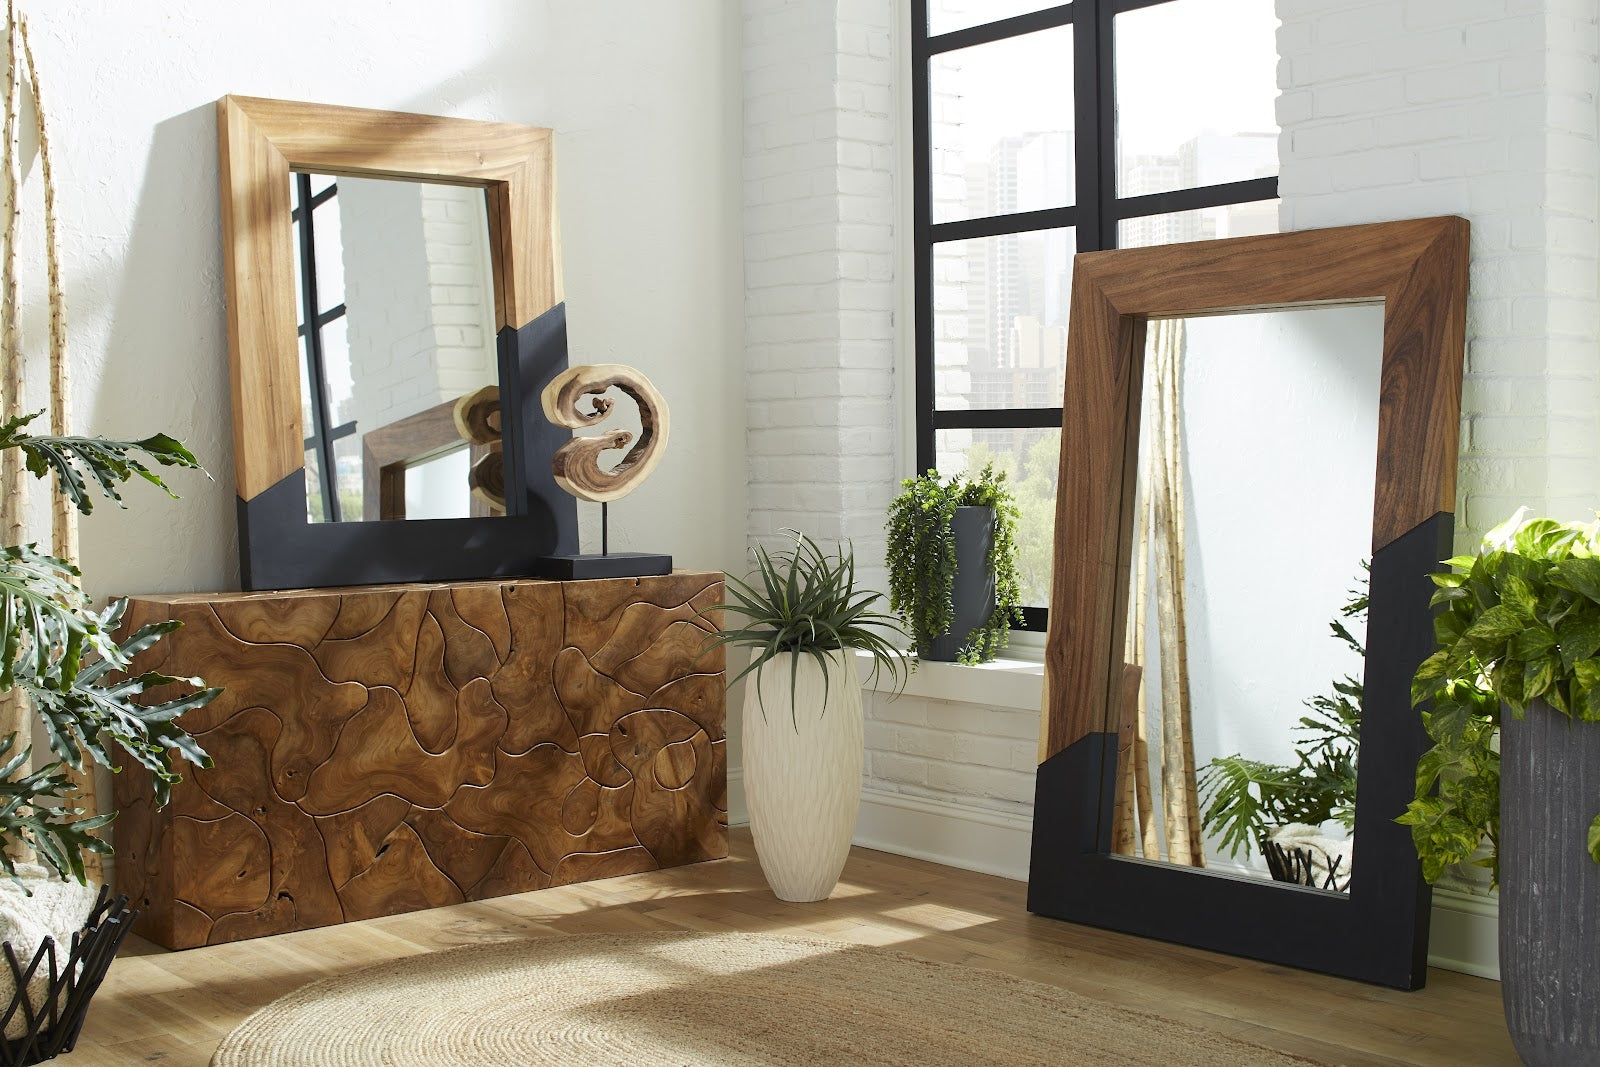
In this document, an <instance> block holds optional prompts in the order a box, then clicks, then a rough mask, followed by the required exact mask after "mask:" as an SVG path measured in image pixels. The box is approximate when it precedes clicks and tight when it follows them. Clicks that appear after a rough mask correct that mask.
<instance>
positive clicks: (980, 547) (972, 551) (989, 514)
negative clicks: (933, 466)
mask: <svg viewBox="0 0 1600 1067" xmlns="http://www.w3.org/2000/svg"><path fill="white" fill-rule="evenodd" d="M950 529H951V531H952V532H953V533H954V534H955V539H956V578H955V583H954V585H953V587H952V588H951V590H950V600H951V603H952V604H953V605H954V607H955V620H954V621H953V622H952V623H951V624H950V630H949V632H947V633H945V634H943V635H941V636H939V637H935V638H934V639H933V641H932V642H930V644H929V648H928V651H927V653H926V654H925V655H924V656H923V657H922V658H923V659H936V660H943V661H945V662H951V661H953V660H955V659H956V658H957V657H958V656H960V655H961V646H962V645H965V644H966V643H967V635H968V634H970V633H972V631H973V630H975V629H977V628H978V627H979V626H982V625H983V624H984V623H985V622H986V621H988V618H989V616H990V614H991V613H993V611H994V572H993V571H991V570H990V569H989V548H990V546H991V545H993V544H994V508H956V513H955V517H954V518H952V519H951V520H950Z"/></svg>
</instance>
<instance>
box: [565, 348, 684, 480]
mask: <svg viewBox="0 0 1600 1067" xmlns="http://www.w3.org/2000/svg"><path fill="white" fill-rule="evenodd" d="M612 386H616V388H617V389H619V390H621V391H622V392H623V393H624V394H626V395H627V396H629V397H632V398H633V402H634V403H635V404H638V405H639V426H640V431H639V439H638V440H637V441H634V440H633V434H631V433H628V432H627V431H626V430H613V431H611V432H610V433H605V434H600V435H599V436H596V437H574V438H573V439H572V440H571V441H568V442H567V443H566V444H564V445H562V446H561V447H560V448H559V449H557V450H556V454H555V458H554V459H553V460H552V461H551V468H552V470H553V471H554V473H555V478H556V484H557V485H559V486H561V488H562V489H564V490H566V491H567V492H569V493H571V494H572V495H573V496H575V497H577V498H578V499H580V500H593V501H597V502H599V503H606V502H607V501H611V500H617V499H620V498H621V497H624V496H627V495H628V494H629V493H631V492H633V490H634V489H636V488H638V487H639V483H641V482H643V481H644V480H645V479H646V478H648V477H650V472H651V471H653V470H655V468H656V464H657V463H659V462H661V454H662V452H663V451H665V450H666V447H667V431H668V428H669V426H670V424H671V418H670V416H669V414H668V412H667V402H666V400H664V399H663V398H662V396H661V394H660V393H659V392H657V391H656V387H655V386H653V385H651V384H650V379H648V378H646V377H645V376H644V375H643V374H640V373H639V372H638V371H636V370H634V369H633V368H632V367H625V366H622V365H621V364H619V363H595V364H590V365H587V366H582V367H572V368H571V369H569V370H567V371H565V372H563V373H561V374H559V375H557V376H556V377H555V378H553V379H552V380H551V382H550V384H549V385H547V386H545V388H544V392H543V393H541V394H540V396H539V399H540V402H541V403H542V405H543V407H544V416H545V418H547V419H549V420H550V421H551V422H553V423H555V424H556V425H558V426H566V427H569V428H570V429H574V430H578V429H584V428H586V427H590V426H595V425H598V424H599V423H601V422H602V421H604V420H605V419H606V418H607V417H608V416H609V415H610V414H611V410H612V408H613V407H614V406H615V401H614V400H612V399H611V398H610V397H608V396H606V395H605V392H606V390H607V389H610V388H611V387H612ZM586 397H587V398H588V400H589V408H590V410H588V411H584V410H583V409H582V408H580V407H579V403H580V402H581V401H582V400H583V399H584V398H586ZM630 443H632V445H633V447H632V448H628V445H629V444H630ZM613 448H628V451H627V454H626V455H624V456H623V457H622V461H621V462H620V463H618V464H617V465H616V466H615V467H612V468H611V469H610V470H605V469H604V468H602V467H601V466H600V453H602V452H604V451H606V450H608V449H613Z"/></svg>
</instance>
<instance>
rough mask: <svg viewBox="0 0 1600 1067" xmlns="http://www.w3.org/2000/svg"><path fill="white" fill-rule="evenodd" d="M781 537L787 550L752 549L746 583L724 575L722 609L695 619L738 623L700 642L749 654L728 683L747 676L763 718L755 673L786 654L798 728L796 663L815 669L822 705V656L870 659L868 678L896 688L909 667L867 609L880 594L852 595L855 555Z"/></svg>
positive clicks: (882, 617)
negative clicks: (752, 679)
mask: <svg viewBox="0 0 1600 1067" xmlns="http://www.w3.org/2000/svg"><path fill="white" fill-rule="evenodd" d="M787 532H789V533H793V534H794V535H795V546H794V549H793V551H789V552H779V553H777V554H776V555H772V554H769V553H768V552H767V550H766V549H764V548H761V547H760V546H757V548H756V553H755V554H756V570H755V573H754V574H752V575H751V577H752V578H753V579H754V581H753V582H745V581H741V580H740V579H738V578H735V577H733V576H732V575H729V576H728V594H729V597H730V600H729V602H728V603H727V604H726V605H723V606H720V607H716V608H707V609H705V610H704V611H702V612H700V613H699V614H700V615H705V614H709V613H711V612H715V611H727V612H731V613H733V614H735V615H741V616H743V617H744V625H742V626H732V627H730V626H727V625H724V626H722V627H721V628H720V629H719V630H718V632H717V633H716V634H715V635H714V636H713V637H712V638H711V639H710V640H709V641H708V643H707V651H709V650H710V649H712V648H716V647H718V646H721V645H736V646H739V647H743V648H751V649H754V650H755V654H754V655H753V656H752V657H751V659H750V663H749V665H748V666H746V667H745V669H744V670H742V671H740V672H739V673H738V674H737V675H735V676H734V677H733V680H732V681H730V682H729V683H728V684H729V685H732V684H733V682H737V681H738V680H739V679H740V678H743V677H744V676H745V675H747V674H749V673H751V672H752V671H753V672H755V675H756V683H757V684H756V693H757V699H758V701H759V702H760V706H761V712H762V714H763V715H765V714H766V698H765V696H764V695H763V694H762V693H761V688H760V679H761V671H762V668H764V667H765V666H766V665H767V664H768V663H771V662H772V661H773V660H774V659H776V658H777V657H778V656H779V655H781V654H783V653H785V652H792V653H794V655H793V657H792V658H791V659H790V661H789V702H790V711H791V715H792V716H793V717H794V721H795V726H796V729H798V728H799V717H798V712H797V711H796V710H795V708H794V707H793V705H794V696H795V686H796V684H797V683H798V679H799V671H800V657H801V656H807V655H809V656H811V657H812V658H813V659H815V660H816V662H817V664H818V666H820V667H821V668H822V680H823V682H822V684H823V699H824V700H826V699H827V691H828V686H829V684H830V682H831V676H830V671H829V658H828V653H829V652H832V651H835V650H845V651H846V652H848V651H849V650H852V649H859V650H861V651H863V652H867V653H870V654H871V656H872V676H873V677H877V675H878V672H879V671H880V670H887V671H888V672H889V676H890V677H891V678H892V679H894V681H895V683H896V685H899V684H900V683H901V682H902V681H903V680H904V677H905V675H906V673H907V672H908V671H909V669H910V668H909V666H908V665H907V663H906V654H905V652H903V651H901V649H900V648H899V647H898V646H897V645H896V644H895V643H894V642H893V641H892V640H891V637H892V636H894V635H898V636H899V637H902V638H903V637H905V636H906V634H905V632H904V631H903V630H901V629H900V626H899V624H898V623H897V622H896V621H895V619H894V617H893V616H891V615H886V614H884V613H882V612H879V611H875V610H873V607H874V605H875V604H877V602H878V601H880V600H882V599H883V594H882V593H878V592H874V591H872V590H863V589H857V588H856V557H855V551H854V550H853V549H851V550H848V551H847V550H846V549H845V548H844V546H842V545H841V546H838V547H837V549H836V553H835V554H834V555H831V556H830V555H829V554H827V553H826V552H824V551H823V550H822V549H821V548H819V547H818V546H817V543H816V542H815V541H813V540H811V538H809V537H807V536H806V535H805V534H802V533H798V532H796V531H793V530H790V531H787Z"/></svg>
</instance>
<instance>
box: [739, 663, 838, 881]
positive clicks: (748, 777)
mask: <svg viewBox="0 0 1600 1067" xmlns="http://www.w3.org/2000/svg"><path fill="white" fill-rule="evenodd" d="M828 658H829V660H830V666H829V669H828V686H827V699H826V701H824V699H823V675H822V668H821V667H820V666H819V665H818V664H817V661H816V660H815V659H813V658H812V657H811V656H809V655H801V656H800V657H799V665H798V675H797V677H796V680H795V685H794V699H793V701H791V700H790V696H789V678H790V674H789V672H790V668H791V665H792V664H793V660H794V656H793V654H792V653H787V652H786V653H782V654H780V655H778V656H776V657H774V658H773V659H772V660H771V661H769V662H768V663H766V664H765V665H763V666H762V668H761V675H760V681H759V683H755V684H751V685H748V686H747V687H746V688H745V697H744V789H745V806H746V807H747V808H748V809H749V812H750V832H751V834H752V836H754V838H755V842H756V856H757V857H758V858H759V859H760V861H761V873H762V874H764V875H766V878H767V884H768V885H769V886H771V887H772V891H773V892H774V893H776V894H777V895H778V898H779V899H780V900H795V901H801V900H825V899H827V896H828V894H829V893H831V892H833V887H834V886H835V885H836V884H837V883H838V881H839V873H840V872H841V871H843V870H844V861H845V858H846V857H847V856H848V855H849V854H850V838H851V837H852V836H854V834H855V830H856V816H857V814H858V813H859V812H860V810H861V761H862V750H863V741H862V727H861V681H860V678H859V676H858V675H857V674H856V658H855V655H854V654H853V653H851V652H848V651H843V652H841V651H835V652H831V653H828ZM752 682H754V676H753V675H752ZM757 685H759V686H760V690H759V692H758V690H757ZM763 706H764V707H765V711H764V712H763Z"/></svg>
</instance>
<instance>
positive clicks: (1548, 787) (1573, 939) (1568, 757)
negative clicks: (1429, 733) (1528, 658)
mask: <svg viewBox="0 0 1600 1067" xmlns="http://www.w3.org/2000/svg"><path fill="white" fill-rule="evenodd" d="M1597 809H1600V723H1585V722H1577V723H1575V722H1572V721H1570V720H1569V719H1568V718H1567V717H1566V716H1565V715H1562V714H1561V713H1559V712H1557V711H1554V710H1552V709H1551V708H1550V707H1549V706H1548V705H1547V704H1545V703H1544V702H1543V701H1538V702H1536V703H1535V704H1534V705H1533V706H1532V707H1530V708H1529V709H1528V714H1527V716H1526V717H1524V718H1523V719H1521V720H1516V719H1514V718H1513V717H1512V715H1511V713H1510V712H1509V711H1506V712H1505V713H1504V714H1503V716H1502V718H1501V731H1500V993H1501V996H1502V998H1503V999H1504V1001H1505V1009H1506V1026H1507V1028H1508V1029H1510V1031H1511V1041H1512V1044H1514V1045H1515V1046H1516V1049H1517V1054H1518V1055H1519V1056H1521V1057H1522V1059H1523V1061H1524V1062H1526V1063H1528V1064H1529V1065H1530V1067H1544V1065H1546V1064H1550V1065H1555V1064H1561V1065H1569V1064H1600V864H1596V863H1594V862H1593V861H1592V860H1591V859H1590V858H1589V855H1588V853H1587V852H1586V851H1585V849H1584V843H1585V840H1586V838H1587V834H1588V829H1589V823H1590V820H1592V819H1593V818H1594V816H1595V812H1596V810H1597Z"/></svg>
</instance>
